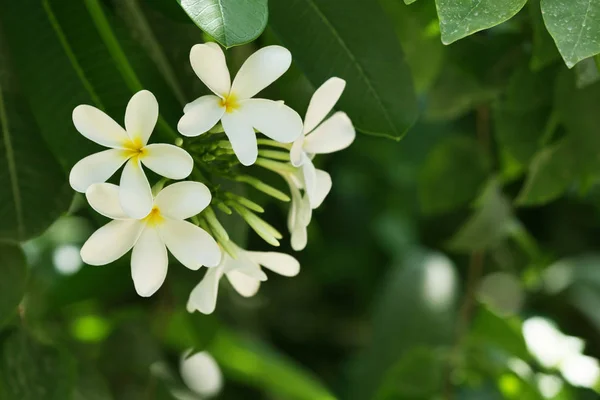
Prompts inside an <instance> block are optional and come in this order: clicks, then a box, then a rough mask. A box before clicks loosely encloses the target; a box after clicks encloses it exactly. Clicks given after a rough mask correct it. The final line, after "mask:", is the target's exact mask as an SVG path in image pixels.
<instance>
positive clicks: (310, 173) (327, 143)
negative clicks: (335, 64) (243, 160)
mask: <svg viewBox="0 0 600 400" xmlns="http://www.w3.org/2000/svg"><path fill="white" fill-rule="evenodd" d="M345 86H346V82H345V81H344V80H343V79H340V78H331V79H329V80H328V81H327V82H325V83H324V84H322V85H321V87H319V88H318V89H317V90H316V91H315V93H314V94H313V96H312V98H311V99H310V103H309V105H308V110H306V117H305V118H304V131H303V133H302V135H301V136H300V137H299V138H298V139H296V141H295V142H294V144H293V145H292V149H291V151H290V160H291V162H292V165H294V166H295V167H302V172H303V174H304V184H305V191H306V194H307V195H308V198H309V200H310V204H311V207H312V208H313V209H314V208H317V207H318V206H319V205H320V204H321V202H322V201H323V198H321V197H320V195H319V193H317V189H318V185H319V182H318V180H319V179H322V178H320V177H319V176H318V173H317V170H316V169H315V167H314V165H313V163H312V161H311V158H312V157H313V156H314V155H315V154H325V153H333V152H335V151H339V150H342V149H345V148H346V147H348V146H350V144H352V142H353V141H354V138H355V136H356V132H355V131H354V127H353V126H352V121H350V118H348V116H347V115H346V114H345V113H343V112H341V111H340V112H336V113H334V114H333V115H332V116H331V117H329V118H328V119H326V120H325V121H324V122H323V123H321V122H322V121H323V119H324V118H325V117H326V116H327V114H329V112H330V111H331V110H332V109H333V106H334V105H335V103H336V102H337V101H338V99H339V98H340V96H341V95H342V92H343V91H344V87H345Z"/></svg>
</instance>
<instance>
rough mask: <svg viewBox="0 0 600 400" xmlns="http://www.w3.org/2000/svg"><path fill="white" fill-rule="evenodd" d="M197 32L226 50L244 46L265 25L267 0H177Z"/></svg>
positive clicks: (258, 33) (257, 35)
mask: <svg viewBox="0 0 600 400" xmlns="http://www.w3.org/2000/svg"><path fill="white" fill-rule="evenodd" d="M171 1H172V0H171ZM177 2H178V3H179V4H180V5H181V7H182V8H183V9H184V11H185V12H186V13H187V15H189V17H190V18H191V19H192V20H193V21H194V23H195V24H196V25H198V27H200V29H202V30H203V31H204V32H206V33H208V34H209V35H210V36H212V37H213V38H214V39H215V40H216V41H217V42H219V43H221V44H222V45H223V46H225V47H226V48H229V47H233V46H239V45H241V44H244V43H248V42H251V41H253V40H254V39H256V38H257V37H259V36H260V34H261V33H262V32H263V31H264V30H265V27H266V26H267V20H268V16H269V11H268V8H267V0H177Z"/></svg>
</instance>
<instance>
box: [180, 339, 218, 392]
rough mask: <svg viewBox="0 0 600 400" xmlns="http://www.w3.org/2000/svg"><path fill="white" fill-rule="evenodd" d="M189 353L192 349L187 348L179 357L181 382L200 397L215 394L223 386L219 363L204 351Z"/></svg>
mask: <svg viewBox="0 0 600 400" xmlns="http://www.w3.org/2000/svg"><path fill="white" fill-rule="evenodd" d="M191 353H192V349H189V350H187V351H186V352H185V353H184V354H183V356H182V357H181V361H180V367H179V369H180V371H181V378H182V379H183V383H185V385H186V386H187V387H188V388H190V390H192V391H193V392H194V393H196V394H198V395H200V396H202V398H208V397H214V396H216V395H217V394H219V392H220V391H221V389H222V388H223V373H222V372H221V369H220V368H219V365H218V364H217V362H216V361H215V359H214V358H213V356H211V355H210V354H209V353H208V352H206V351H201V352H199V353H196V354H193V355H190V354H191Z"/></svg>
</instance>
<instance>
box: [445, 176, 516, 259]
mask: <svg viewBox="0 0 600 400" xmlns="http://www.w3.org/2000/svg"><path fill="white" fill-rule="evenodd" d="M477 207H478V210H477V211H475V212H474V213H473V215H472V216H471V217H470V218H469V219H468V220H467V222H465V224H464V225H463V226H462V227H461V228H460V229H459V231H458V232H457V233H456V234H455V235H454V236H453V237H452V239H451V240H450V242H449V243H448V246H449V247H450V248H451V249H453V250H457V251H464V252H471V251H479V250H486V249H489V248H491V247H493V246H495V245H497V244H498V243H499V242H500V241H502V240H503V239H505V238H506V237H507V236H508V235H509V234H510V232H511V231H512V229H513V226H514V222H515V221H514V216H513V213H512V209H511V206H510V202H509V201H508V199H507V198H506V197H504V195H503V194H502V192H501V187H500V185H499V183H498V181H497V180H496V179H492V180H491V181H490V182H489V183H488V184H487V186H486V187H485V189H484V190H483V192H482V194H481V197H480V198H479V200H478V202H477Z"/></svg>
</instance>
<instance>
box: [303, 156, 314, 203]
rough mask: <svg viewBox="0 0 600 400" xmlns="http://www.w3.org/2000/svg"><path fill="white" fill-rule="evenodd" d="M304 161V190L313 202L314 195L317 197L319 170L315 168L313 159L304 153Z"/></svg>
mask: <svg viewBox="0 0 600 400" xmlns="http://www.w3.org/2000/svg"><path fill="white" fill-rule="evenodd" d="M303 158H304V161H303V162H302V167H301V168H302V175H303V176H304V191H305V194H306V196H308V199H309V200H310V202H311V205H312V202H313V200H311V199H312V198H313V197H315V192H316V190H317V170H316V169H315V165H314V164H313V163H312V161H311V160H310V159H309V158H308V156H306V154H304V157H303Z"/></svg>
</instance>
